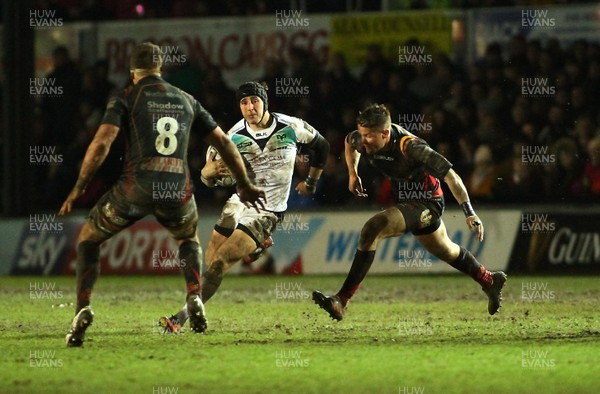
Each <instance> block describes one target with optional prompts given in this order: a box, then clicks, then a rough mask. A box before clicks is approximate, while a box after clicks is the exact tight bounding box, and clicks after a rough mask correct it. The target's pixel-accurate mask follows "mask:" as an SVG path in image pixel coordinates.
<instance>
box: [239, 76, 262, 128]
mask: <svg viewBox="0 0 600 394" xmlns="http://www.w3.org/2000/svg"><path fill="white" fill-rule="evenodd" d="M249 96H256V97H258V98H259V99H261V100H262V102H263V114H262V116H261V117H260V120H259V121H258V123H260V122H261V121H262V120H263V118H264V117H265V113H266V112H267V110H268V108H269V97H268V96H267V88H266V86H265V85H262V84H260V83H258V82H244V83H243V84H241V85H240V87H239V88H238V90H237V91H236V92H235V97H236V98H237V100H238V103H239V102H240V101H242V99H243V98H245V97H249Z"/></svg>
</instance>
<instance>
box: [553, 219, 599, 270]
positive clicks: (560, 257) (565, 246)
mask: <svg viewBox="0 0 600 394" xmlns="http://www.w3.org/2000/svg"><path fill="white" fill-rule="evenodd" d="M548 260H549V261H550V263H551V264H590V263H600V233H576V232H573V231H572V230H571V229H570V228H568V227H563V228H561V229H560V230H558V231H557V232H556V235H555V236H554V238H552V243H551V244H550V248H549V251H548Z"/></svg>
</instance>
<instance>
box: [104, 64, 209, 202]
mask: <svg viewBox="0 0 600 394" xmlns="http://www.w3.org/2000/svg"><path fill="white" fill-rule="evenodd" d="M194 121H196V122H197V123H198V124H197V127H195V129H197V130H199V131H200V133H201V137H203V136H205V135H207V134H208V133H209V132H210V131H212V130H213V129H215V128H216V127H217V124H216V122H215V121H214V120H213V118H212V116H211V115H210V114H209V113H208V112H207V111H206V110H205V109H204V108H203V107H202V105H200V103H199V102H198V101H197V100H196V99H195V98H194V97H192V96H191V95H189V94H188V93H185V92H184V91H182V90H181V89H179V88H177V87H175V86H173V85H171V84H169V83H168V82H166V81H165V80H163V79H162V78H160V77H156V76H150V77H145V78H143V79H142V80H140V81H139V82H138V83H137V84H135V85H132V86H130V87H128V88H127V89H125V91H124V92H123V93H122V94H121V95H119V96H117V97H114V98H112V99H111V100H110V101H109V102H108V104H107V107H106V111H105V113H104V118H103V119H102V123H107V124H113V125H116V126H118V127H119V128H120V132H121V133H124V135H125V143H126V149H125V160H124V165H123V173H122V174H121V177H120V179H119V182H121V183H122V186H123V189H124V191H125V192H126V193H127V192H128V191H132V189H138V191H141V192H142V193H141V194H146V195H147V194H150V195H151V194H152V191H153V189H156V187H157V185H158V187H159V188H160V187H162V188H165V187H168V188H170V189H172V190H171V191H173V192H176V191H180V192H183V193H184V194H185V197H184V198H182V199H181V200H179V201H180V202H182V203H183V202H185V201H187V200H188V199H189V198H190V197H191V195H192V194H191V193H192V186H191V183H190V177H189V170H188V163H187V150H188V142H189V136H190V131H191V127H192V123H193V122H194ZM133 194H135V195H136V197H138V196H139V194H140V193H133ZM179 195H181V194H179Z"/></svg>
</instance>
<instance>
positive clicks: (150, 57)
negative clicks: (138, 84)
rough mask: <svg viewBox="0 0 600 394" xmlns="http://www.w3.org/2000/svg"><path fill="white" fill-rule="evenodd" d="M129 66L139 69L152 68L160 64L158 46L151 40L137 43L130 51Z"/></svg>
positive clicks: (160, 56)
mask: <svg viewBox="0 0 600 394" xmlns="http://www.w3.org/2000/svg"><path fill="white" fill-rule="evenodd" d="M129 65H130V68H131V69H132V70H133V69H140V70H153V69H156V68H160V66H161V65H162V54H161V52H160V47H159V46H158V45H155V44H153V43H151V42H144V43H141V44H139V45H137V46H136V47H135V48H134V49H133V51H132V52H131V58H130V60H129Z"/></svg>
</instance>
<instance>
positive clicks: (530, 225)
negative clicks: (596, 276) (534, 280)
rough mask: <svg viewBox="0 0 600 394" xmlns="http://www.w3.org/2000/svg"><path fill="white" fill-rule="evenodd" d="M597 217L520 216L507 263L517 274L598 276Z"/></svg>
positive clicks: (599, 220)
mask: <svg viewBox="0 0 600 394" xmlns="http://www.w3.org/2000/svg"><path fill="white" fill-rule="evenodd" d="M599 223H600V214H593V213H590V214H585V215H584V214H553V213H549V214H540V213H523V214H522V215H521V220H520V223H519V230H518V231H517V237H516V239H515V242H514V247H513V250H512V253H511V257H510V260H509V270H510V271H511V272H520V273H534V272H535V273H561V274H565V273H573V274H576V273H600V225H599Z"/></svg>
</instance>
